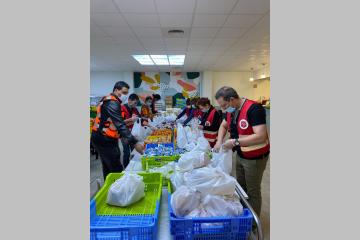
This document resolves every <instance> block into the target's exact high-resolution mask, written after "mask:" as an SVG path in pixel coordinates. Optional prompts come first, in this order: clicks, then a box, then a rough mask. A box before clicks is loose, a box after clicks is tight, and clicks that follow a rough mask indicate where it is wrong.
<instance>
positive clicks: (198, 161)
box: [178, 151, 210, 171]
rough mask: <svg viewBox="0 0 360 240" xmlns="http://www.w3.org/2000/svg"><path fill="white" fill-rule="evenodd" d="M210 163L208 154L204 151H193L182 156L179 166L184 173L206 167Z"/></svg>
mask: <svg viewBox="0 0 360 240" xmlns="http://www.w3.org/2000/svg"><path fill="white" fill-rule="evenodd" d="M209 163H210V159H209V156H208V154H206V153H205V152H203V151H191V152H187V153H184V154H182V155H181V157H180V159H179V161H178V166H179V168H180V169H182V170H183V171H190V170H192V169H194V168H199V167H204V166H207V165H208V164H209Z"/></svg>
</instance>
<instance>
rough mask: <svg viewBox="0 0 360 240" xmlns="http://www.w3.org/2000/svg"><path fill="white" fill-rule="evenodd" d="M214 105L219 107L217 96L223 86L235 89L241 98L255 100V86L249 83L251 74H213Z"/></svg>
mask: <svg viewBox="0 0 360 240" xmlns="http://www.w3.org/2000/svg"><path fill="white" fill-rule="evenodd" d="M212 76H213V79H212V82H213V91H212V103H213V104H214V105H216V106H217V105H218V104H217V103H216V100H215V94H216V92H217V90H219V89H220V88H221V87H223V86H229V87H233V88H234V89H235V90H236V91H237V93H238V94H239V96H240V97H246V98H249V99H253V98H254V90H253V85H252V83H251V82H250V81H249V78H250V72H213V73H212Z"/></svg>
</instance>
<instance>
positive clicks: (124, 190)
mask: <svg viewBox="0 0 360 240" xmlns="http://www.w3.org/2000/svg"><path fill="white" fill-rule="evenodd" d="M144 189H145V184H144V182H143V177H142V176H139V175H137V174H134V173H129V172H125V174H124V175H123V176H122V177H121V178H120V179H118V180H116V181H115V182H114V183H113V184H111V186H110V188H109V191H108V195H107V200H106V202H107V203H108V204H110V205H114V206H120V207H126V206H129V205H131V204H133V203H135V202H137V201H139V200H140V199H142V198H143V197H144V196H145V190H144Z"/></svg>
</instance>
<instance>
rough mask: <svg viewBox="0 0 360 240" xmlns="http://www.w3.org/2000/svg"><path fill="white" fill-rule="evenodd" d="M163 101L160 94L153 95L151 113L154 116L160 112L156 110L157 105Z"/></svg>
mask: <svg viewBox="0 0 360 240" xmlns="http://www.w3.org/2000/svg"><path fill="white" fill-rule="evenodd" d="M160 100H161V96H160V95H159V94H153V95H152V102H151V111H152V113H153V114H157V113H158V111H156V109H155V103H156V102H158V101H160Z"/></svg>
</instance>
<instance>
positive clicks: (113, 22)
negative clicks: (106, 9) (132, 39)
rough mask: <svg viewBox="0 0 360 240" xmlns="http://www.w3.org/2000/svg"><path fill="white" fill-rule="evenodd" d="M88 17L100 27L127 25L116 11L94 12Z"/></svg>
mask: <svg viewBox="0 0 360 240" xmlns="http://www.w3.org/2000/svg"><path fill="white" fill-rule="evenodd" d="M90 18H91V20H92V21H94V23H95V24H96V25H98V26H101V27H111V26H127V23H126V22H125V20H124V19H123V18H122V17H121V15H120V14H118V13H94V14H91V16H90Z"/></svg>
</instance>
